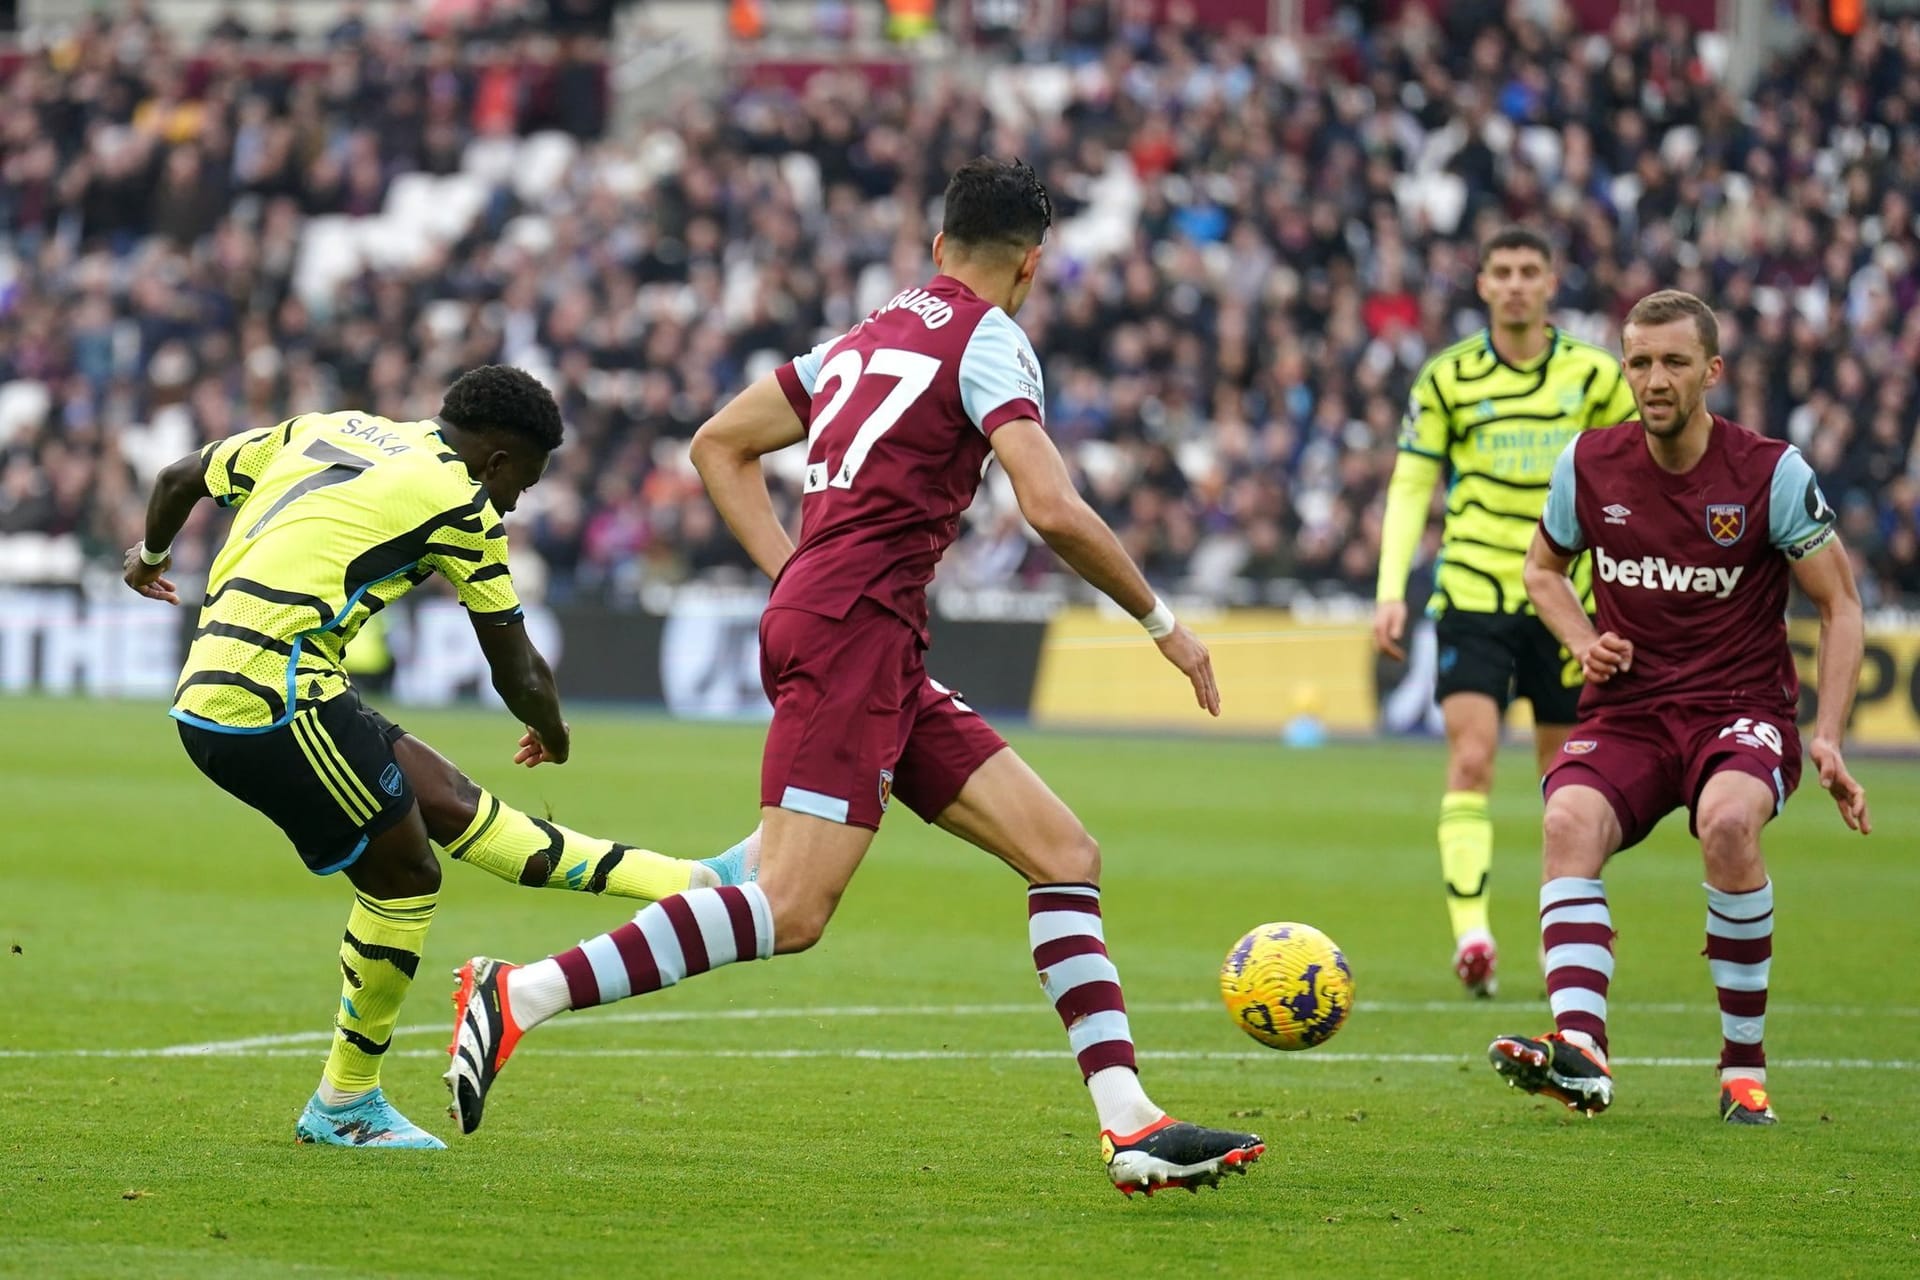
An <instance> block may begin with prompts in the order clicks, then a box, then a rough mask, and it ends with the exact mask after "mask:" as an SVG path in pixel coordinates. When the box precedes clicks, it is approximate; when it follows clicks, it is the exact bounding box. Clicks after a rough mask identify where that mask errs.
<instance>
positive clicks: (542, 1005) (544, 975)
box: [506, 956, 573, 1031]
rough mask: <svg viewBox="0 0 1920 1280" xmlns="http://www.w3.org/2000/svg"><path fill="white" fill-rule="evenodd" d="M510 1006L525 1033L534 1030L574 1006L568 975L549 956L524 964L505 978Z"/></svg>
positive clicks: (515, 1019) (514, 1017)
mask: <svg viewBox="0 0 1920 1280" xmlns="http://www.w3.org/2000/svg"><path fill="white" fill-rule="evenodd" d="M506 988H507V1003H508V1006H509V1007H510V1008H512V1010H513V1020H514V1021H515V1022H517V1023H519V1024H520V1029H521V1030H522V1031H531V1030H532V1029H533V1028H535V1027H537V1026H539V1025H540V1024H541V1023H543V1022H545V1021H546V1020H547V1019H548V1018H551V1017H552V1016H553V1015H554V1014H556V1013H561V1012H563V1011H565V1010H567V1009H571V1008H572V1007H573V996H572V993H571V992H569V991H568V990H567V975H566V974H564V973H562V972H561V971H560V963H559V961H557V960H555V959H554V958H553V957H551V956H549V957H547V958H546V959H545V960H535V961H534V962H533V963H532V964H523V965H521V966H520V967H519V968H518V969H515V970H514V971H513V972H511V973H509V974H508V975H507V976H506Z"/></svg>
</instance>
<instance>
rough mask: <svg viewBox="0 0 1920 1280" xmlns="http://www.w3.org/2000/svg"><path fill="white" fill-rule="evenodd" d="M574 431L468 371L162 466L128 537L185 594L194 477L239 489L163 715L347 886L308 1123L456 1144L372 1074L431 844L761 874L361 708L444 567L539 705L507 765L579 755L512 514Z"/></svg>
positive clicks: (690, 872)
mask: <svg viewBox="0 0 1920 1280" xmlns="http://www.w3.org/2000/svg"><path fill="white" fill-rule="evenodd" d="M560 438H561V422H560V410H559V407H558V406H557V405H555V403H554V401H553V397H552V396H551V395H550V394H549V393H548V392H547V390H546V388H545V387H543V386H541V385H540V384H539V382H537V381H535V380H534V378H533V377H532V376H530V375H529V374H527V373H525V372H523V371H521V370H519V369H512V368H507V367H503V366H488V367H486V368H481V369H475V370H473V371H472V372H470V373H468V374H466V375H465V376H463V377H462V378H460V379H459V380H458V381H457V382H455V383H454V384H453V386H452V387H451V388H450V389H449V390H448V391H447V394H446V398H445V401H444V403H443V405H442V407H441V410H440V414H439V416H438V417H436V418H434V419H432V420H430V421H426V422H392V421H389V420H387V419H385V418H380V417H377V416H375V415H373V414H370V413H359V412H352V411H348V412H342V413H312V414H305V415H302V416H300V417H297V418H293V419H291V420H289V421H287V422H284V423H282V424H280V425H279V426H277V427H268V428H264V429H261V430H257V431H250V432H244V433H242V434H239V435H235V436H230V437H228V438H227V439H225V440H219V441H216V442H214V443H212V444H210V445H207V446H206V447H205V448H204V449H201V450H200V451H199V452H197V453H192V454H188V455H187V456H186V457H184V458H181V459H179V460H178V461H176V462H174V463H172V464H171V465H169V466H168V467H167V468H166V469H165V470H163V471H162V472H161V474H160V476H159V478H158V480H157V481H156V483H155V486H154V491H153V497H152V499H151V501H150V503H149V505H148V508H147V525H146V538H145V540H144V541H143V542H142V543H140V544H139V545H138V546H135V547H133V548H131V549H129V550H128V552H127V555H126V581H127V585H128V586H130V587H132V588H133V589H134V590H136V591H138V592H140V593H141V594H142V595H145V596H147V597H149V598H152V599H158V600H165V601H167V602H168V603H171V604H178V603H179V602H180V600H179V596H178V594H177V592H176V591H175V588H174V585H173V583H172V582H171V581H169V580H168V579H167V578H166V577H165V576H164V575H165V574H166V571H167V569H168V568H169V566H170V564H171V559H170V557H169V556H168V554H167V548H168V547H170V546H171V544H172V541H173V538H174V535H175V534H177V533H178V532H179V531H180V528H181V526H182V525H183V524H185V523H186V520H187V517H188V515H190V514H191V513H192V510H193V508H194V506H195V505H196V504H197V503H198V502H199V501H200V499H202V498H205V497H209V496H211V497H212V498H214V499H215V500H216V501H218V502H219V503H220V505H222V506H224V507H229V508H233V509H235V511H236V514H237V518H236V519H235V520H234V523H233V527H232V529H231V530H230V532H229V534H228V536H227V539H226V542H225V544H224V545H223V546H222V547H221V549H220V552H219V554H218V555H217V556H216V557H215V558H214V562H213V566H212V568H211V570H210V571H209V573H208V578H207V596H206V601H205V603H204V604H203V605H202V606H201V610H200V622H199V627H198V629H197V630H196V632H195V634H194V639H193V643H192V646H191V647H190V648H189V649H188V651H187V660H186V665H185V668H184V670H183V671H182V672H181V675H180V683H179V685H178V687H177V688H176V690H175V693H174V702H173V710H172V713H171V714H172V716H173V718H174V719H175V720H176V721H178V722H179V726H178V727H179V733H180V740H181V743H182V745H183V746H184V747H185V748H186V751H187V755H188V756H189V757H190V758H191V759H192V760H193V762H194V764H195V765H196V766H198V767H199V769H200V771H201V772H202V773H205V774H206V775H207V777H208V778H210V779H212V780H213V782H215V783H216V784H217V785H219V786H220V787H221V788H222V789H223V790H226V791H228V792H230V793H232V794H233V795H234V796H236V797H238V798H239V799H240V800H243V801H245V802H246V803H247V804H249V805H251V806H252V807H253V808H255V809H258V810H259V811H260V812H261V813H263V814H265V815H266V816H267V817H269V818H271V819H273V821H274V822H275V823H277V824H278V825H279V826H280V828H281V829H282V830H283V831H285V832H286V834H287V837H288V838H289V839H290V840H291V841H292V842H293V844H294V847H295V849H296V850H298V851H299V854H300V857H301V860H302V861H303V862H305V863H306V865H307V869H308V870H310V871H312V872H314V873H315V874H318V875H328V874H331V873H333V872H336V871H338V872H341V873H342V874H344V875H345V876H346V878H347V880H348V882H349V883H351V884H352V885H353V888H354V899H353V909H352V911H351V912H350V913H349V914H348V916H347V928H346V934H345V937H344V938H343V940H342V942H341V946H340V967H341V970H342V972H343V974H344V985H343V986H342V987H341V992H340V1011H339V1014H338V1015H337V1017H336V1019H335V1024H334V1025H335V1030H334V1037H333V1046H332V1050H331V1052H330V1053H329V1054H328V1057H327V1063H326V1067H325V1069H324V1070H323V1072H322V1075H321V1082H320V1086H319V1089H318V1090H317V1091H316V1092H315V1094H314V1096H313V1098H312V1100H311V1101H309V1102H308V1104H307V1107H306V1110H305V1112H304V1113H303V1114H302V1115H301V1117H300V1119H299V1121H298V1123H297V1124H296V1125H295V1129H294V1136H295V1137H296V1138H297V1139H298V1140H299V1141H302V1142H316V1143H323V1144H329V1145H337V1146H386V1147H441V1146H444V1145H445V1144H444V1143H442V1142H441V1141H440V1140H439V1139H438V1138H436V1137H434V1136H433V1135H432V1134H429V1133H427V1132H426V1131H424V1130H422V1129H420V1128H418V1127H417V1126H415V1125H414V1124H412V1123H411V1122H410V1121H408V1120H407V1119H406V1117H404V1116H402V1115H401V1114H400V1113H399V1112H398V1111H396V1110H395V1109H394V1108H393V1106H392V1105H391V1104H390V1103H388V1102H387V1100H386V1097H385V1095H384V1094H383V1093H382V1092H381V1089H380V1063H381V1058H382V1055H383V1054H385V1052H386V1050H387V1048H388V1046H389V1044H390V1043H391V1038H392V1033H393V1027H394V1024H395V1022H396V1021H397V1020H398V1017H399V1012H400V1004H401V1002H402V1001H403V1000H404V999H405V998H406V994H407V989H408V988H409V987H410V986H411V985H412V983H413V978H414V975H415V972H416V970H417V969H418V968H419V964H420V956H421V951H422V944H423V943H424V941H425V939H426V933H427V927H428V925H429V923H430V922H431V921H432V918H433V909H434V901H435V898H436V896H437V894H438V892H439V888H440V864H439V862H438V861H437V860H436V859H435V857H434V854H433V847H432V846H433V844H435V843H437V844H439V845H440V846H441V847H442V848H444V849H446V850H447V852H448V853H449V854H451V855H452V856H453V857H454V858H456V859H459V860H460V861H462V862H466V863H469V864H471V865H474V866H477V867H479V868H481V869H482V870H484V871H487V872H489V873H491V874H493V875H496V876H499V877H500V878H501V879H504V880H507V881H509V882H512V883H518V884H524V885H547V886H551V887H554V888H566V889H580V890H586V891H588V892H593V893H602V892H605V893H613V894H616V895H619V896H623V897H635V898H644V899H648V900H657V899H660V898H663V897H667V896H669V895H671V894H675V893H679V892H682V891H684V890H686V889H688V888H699V887H702V886H708V885H719V884H737V883H740V882H741V881H742V880H744V879H746V878H748V877H749V876H750V874H751V870H750V868H749V866H748V862H749V857H750V853H751V848H750V845H751V841H752V837H749V839H748V840H747V841H742V842H741V843H740V844H739V845H736V846H734V848H733V849H730V850H728V852H727V853H725V854H722V855H720V856H719V857H717V858H712V859H707V860H706V861H705V862H703V863H695V862H685V861H681V860H678V859H674V858H666V857H662V856H661V855H659V854H657V853H653V852H650V851H648V850H645V849H636V848H632V847H631V846H628V845H624V844H620V843H617V842H615V841H609V840H599V839H594V838H592V837H589V836H583V835H581V834H579V833H578V832H574V831H569V830H568V829H567V828H565V827H562V826H558V825H556V824H554V823H550V822H544V821H542V820H540V819H538V818H530V817H528V816H527V815H526V814H524V813H521V812H520V811H518V810H517V809H514V808H512V807H511V806H509V805H506V804H503V803H502V802H501V801H500V800H499V798H498V797H496V796H493V795H491V794H489V793H488V792H486V791H485V790H483V789H481V788H480V787H478V786H476V785H475V784H474V783H472V782H471V781H469V780H468V779H467V778H466V776H465V775H464V774H462V773H461V772H460V770H459V769H457V768H456V767H454V765H453V764H452V763H451V762H450V761H448V760H446V759H445V758H444V757H442V756H441V755H439V754H438V753H437V752H435V751H434V750H433V749H432V748H431V747H429V746H427V745H426V744H425V743H423V742H421V741H420V740H419V739H417V738H414V737H411V736H410V735H408V734H407V733H406V732H405V731H404V730H402V729H400V728H399V727H398V726H397V725H395V724H393V723H392V722H391V721H389V720H387V719H386V717H384V716H382V715H381V714H380V713H379V712H377V711H374V710H373V709H372V708H370V707H367V706H365V705H363V704H362V703H361V701H360V699H359V697H358V696H357V695H356V694H355V692H354V689H353V686H352V684H351V683H350V682H349V680H348V678H347V674H346V671H345V670H344V668H343V666H342V659H343V657H344V655H345V652H346V648H347V645H348V644H349V643H350V642H351V641H352V639H353V637H354V634H355V633H356V632H357V631H359V629H360V628H361V626H362V625H364V624H365V622H366V621H367V619H368V618H370V617H372V616H373V615H374V614H376V613H378V612H379V611H380V610H381V609H384V608H385V607H386V606H387V605H389V604H391V603H393V601H395V600H396V599H398V598H399V597H400V596H402V595H404V594H406V592H408V591H409V590H411V589H412V588H413V587H415V586H416V585H418V584H419V583H421V582H424V581H425V580H426V579H427V578H428V577H429V576H431V575H432V574H434V573H436V572H437V573H439V574H441V575H442V576H443V577H445V578H446V579H447V580H448V581H449V582H451V583H452V584H453V587H454V590H455V591H456V592H457V593H458V594H459V597H460V602H461V603H462V604H463V605H465V606H466V608H467V611H468V613H469V615H470V616H471V618H472V620H473V626H474V633H475V635H476V636H477V637H478V639H479V642H480V647H481V649H482V651H483V652H484V653H485V654H486V657H487V662H488V665H489V666H490V667H491V668H492V671H493V686H494V688H495V689H496V690H497V691H498V692H499V694H500V696H501V698H502V699H503V700H504V701H505V702H506V704H507V708H508V709H509V710H510V711H511V712H512V713H513V715H514V716H515V717H516V718H518V719H519V720H520V721H521V722H522V723H523V724H524V725H525V726H526V733H525V735H524V736H523V737H522V738H521V740H520V749H519V752H518V754H517V755H516V757H515V762H516V763H519V764H524V765H527V766H529V767H531V766H534V765H537V764H540V763H542V762H552V763H554V764H561V763H564V762H565V761H566V759H567V754H568V747H569V735H568V729H567V725H566V722H565V721H564V720H563V719H562V718H561V715H560V701H559V695H558V694H557V692H556V691H555V689H554V684H553V675H552V672H551V671H549V670H548V668H547V664H546V662H545V660H544V659H542V658H541V656H540V653H539V651H538V650H537V649H535V648H534V646H533V643H532V642H531V641H530V640H529V639H528V638H527V632H526V626H525V623H524V621H523V619H522V617H521V610H520V601H519V598H518V597H517V596H516V594H515V592H514V587H513V578H512V575H511V574H510V573H509V572H508V568H507V539H506V530H505V527H504V525H503V524H502V522H501V513H503V512H509V511H512V510H513V508H514V505H515V504H516V502H517V501H518V500H519V497H520V494H521V493H522V492H523V491H524V490H526V489H527V488H529V487H531V486H532V485H534V484H536V483H537V482H538V481H539V479H540V476H541V473H542V472H543V471H545V469H546V465H547V457H548V455H549V454H550V453H551V452H552V450H553V449H555V448H556V447H558V445H559V444H560ZM430 842H431V843H430Z"/></svg>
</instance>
